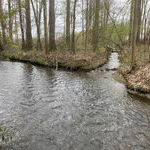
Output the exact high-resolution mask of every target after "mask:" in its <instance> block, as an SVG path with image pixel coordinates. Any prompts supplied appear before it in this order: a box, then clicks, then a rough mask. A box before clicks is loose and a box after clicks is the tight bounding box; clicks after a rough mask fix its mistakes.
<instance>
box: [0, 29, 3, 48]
mask: <svg viewBox="0 0 150 150" xmlns="http://www.w3.org/2000/svg"><path fill="white" fill-rule="evenodd" d="M3 50H4V49H3V44H2V36H1V32H0V51H3Z"/></svg>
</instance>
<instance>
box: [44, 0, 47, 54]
mask: <svg viewBox="0 0 150 150" xmlns="http://www.w3.org/2000/svg"><path fill="white" fill-rule="evenodd" d="M43 13H44V14H43V16H44V40H45V53H46V54H47V53H48V30H47V3H46V0H43Z"/></svg>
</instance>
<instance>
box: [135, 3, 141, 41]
mask: <svg viewBox="0 0 150 150" xmlns="http://www.w3.org/2000/svg"><path fill="white" fill-rule="evenodd" d="M141 4H142V3H141V0H137V12H136V13H137V20H138V21H137V37H136V40H137V43H138V42H139V41H140V31H141V17H142V12H141Z"/></svg>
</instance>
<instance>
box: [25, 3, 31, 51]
mask: <svg viewBox="0 0 150 150" xmlns="http://www.w3.org/2000/svg"><path fill="white" fill-rule="evenodd" d="M25 2H26V3H25V4H26V5H25V9H26V49H27V50H31V49H32V48H33V43H32V33H31V14H30V0H26V1H25Z"/></svg>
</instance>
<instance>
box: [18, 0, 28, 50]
mask: <svg viewBox="0 0 150 150" xmlns="http://www.w3.org/2000/svg"><path fill="white" fill-rule="evenodd" d="M18 10H19V19H20V29H21V36H22V38H21V39H22V50H24V49H25V47H26V45H25V38H24V28H23V18H22V7H21V0H18Z"/></svg>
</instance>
